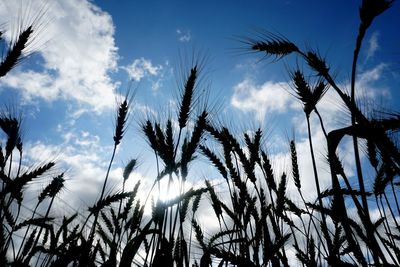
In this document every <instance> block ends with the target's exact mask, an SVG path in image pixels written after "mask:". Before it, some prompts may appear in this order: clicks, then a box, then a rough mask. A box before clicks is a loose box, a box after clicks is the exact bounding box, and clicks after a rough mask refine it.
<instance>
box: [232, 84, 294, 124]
mask: <svg viewBox="0 0 400 267" xmlns="http://www.w3.org/2000/svg"><path fill="white" fill-rule="evenodd" d="M287 86H288V85H287V83H284V82H278V83H275V82H271V81H267V82H265V83H264V84H262V85H256V84H255V83H254V81H253V80H251V79H249V78H246V79H244V80H243V81H241V82H240V83H239V84H237V85H236V86H235V87H234V88H233V89H234V94H233V96H232V98H231V105H232V106H233V107H235V108H238V109H240V110H242V111H247V112H248V111H250V112H254V113H255V114H256V115H257V119H258V120H260V121H263V119H264V117H265V114H266V113H267V112H284V111H287V110H288V108H290V106H291V105H292V102H293V97H292V96H291V95H290V94H288V92H287V91H286V90H285V88H287Z"/></svg>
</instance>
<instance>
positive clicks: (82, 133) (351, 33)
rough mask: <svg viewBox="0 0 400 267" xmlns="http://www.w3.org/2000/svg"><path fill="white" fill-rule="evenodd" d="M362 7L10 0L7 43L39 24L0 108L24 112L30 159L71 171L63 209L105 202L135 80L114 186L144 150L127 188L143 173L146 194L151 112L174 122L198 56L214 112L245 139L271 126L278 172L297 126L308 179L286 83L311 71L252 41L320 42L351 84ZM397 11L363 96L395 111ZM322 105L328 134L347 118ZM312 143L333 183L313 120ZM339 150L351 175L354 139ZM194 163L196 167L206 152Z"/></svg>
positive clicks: (385, 28)
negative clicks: (119, 117) (120, 115)
mask: <svg viewBox="0 0 400 267" xmlns="http://www.w3.org/2000/svg"><path fill="white" fill-rule="evenodd" d="M360 2H361V1H353V0H351V1H349V0H339V1H316V0H309V1H278V0H269V1H267V0H248V1H244V0H231V1H215V0H213V1H212V0H204V1H191V0H190V1H178V0H171V1H162V0H158V1H155V0H147V1H144V0H133V1H132V0H130V1H128V0H121V1H118V2H117V1H107V0H97V1H87V0H69V1H62V0H54V1H44V0H17V1H7V0H2V1H1V2H0V25H1V27H2V28H1V29H9V30H8V31H6V32H5V34H6V35H5V37H6V39H7V40H8V41H9V40H12V38H13V35H12V34H13V33H15V32H16V29H17V28H18V26H19V25H21V24H22V25H23V26H27V25H29V23H30V22H34V25H36V27H37V28H36V30H37V31H36V35H35V39H34V40H33V42H32V44H31V45H30V47H29V49H28V50H29V51H28V52H30V56H29V57H28V58H26V59H25V60H23V62H21V64H19V65H18V66H17V67H16V68H15V69H14V70H12V71H11V72H10V73H9V74H8V75H7V76H6V77H3V78H1V79H0V99H1V103H0V105H2V106H15V107H16V109H17V110H18V111H20V112H21V114H22V115H23V118H24V120H23V133H24V144H25V158H24V164H25V166H26V167H27V168H28V167H29V166H34V165H35V164H37V163H38V162H43V161H44V160H56V161H57V163H58V166H59V167H58V168H59V170H60V171H66V177H67V183H66V189H65V190H64V192H63V194H64V196H65V197H62V198H64V199H68V201H67V202H68V203H62V204H61V205H66V204H68V205H69V206H70V207H71V209H73V208H78V209H85V208H86V207H87V206H88V205H90V204H91V203H93V201H94V199H96V197H98V194H99V191H100V189H101V185H102V183H103V179H104V176H105V173H106V168H107V164H108V162H109V159H110V157H111V152H112V146H113V138H112V137H113V131H114V127H115V111H116V103H117V101H118V99H119V100H120V99H121V96H123V95H124V94H125V93H126V92H127V91H128V90H129V88H131V90H133V91H134V92H135V94H134V103H133V105H132V110H131V114H130V120H129V127H128V131H127V132H126V134H125V137H124V139H123V141H122V144H121V146H120V147H119V149H118V151H117V156H116V159H115V163H114V165H113V169H112V172H111V178H112V179H111V181H110V184H109V189H108V190H110V191H111V190H113V189H116V190H117V189H118V188H119V186H120V181H121V179H122V178H121V174H122V170H123V167H124V165H125V164H126V163H127V162H128V161H129V159H130V158H138V159H139V162H140V166H139V168H138V170H137V171H136V173H135V174H134V175H133V177H131V178H130V179H131V180H132V184H134V181H137V180H138V179H141V181H142V192H143V194H144V195H146V194H147V193H146V192H148V191H146V190H149V187H150V185H151V184H152V182H153V181H154V178H155V167H154V166H155V165H154V164H155V160H154V157H153V155H152V153H151V149H150V147H149V146H148V144H147V143H146V141H145V140H144V135H143V134H142V133H141V131H140V126H139V124H140V122H142V121H143V120H144V119H146V118H148V117H152V118H161V119H165V118H166V117H168V114H170V115H171V116H175V112H176V111H175V109H174V108H176V105H177V101H178V97H177V96H178V95H179V82H180V81H181V80H182V72H183V73H185V71H187V68H188V67H190V63H191V62H192V60H193V59H195V60H199V61H200V62H202V66H203V71H202V73H201V75H202V84H201V85H202V86H203V87H204V89H205V90H207V92H209V101H210V103H212V106H213V107H214V108H213V110H212V111H213V112H212V113H213V114H212V116H213V117H214V118H216V120H218V121H222V122H223V123H226V124H227V125H229V126H230V127H232V129H233V130H234V131H236V133H237V134H239V133H240V132H243V131H248V130H255V129H256V128H257V127H261V128H262V129H264V131H265V133H266V136H267V138H265V144H264V145H265V146H266V148H267V149H268V151H269V153H270V154H271V155H272V157H273V159H274V161H273V162H274V166H275V167H276V170H277V173H280V172H282V171H290V161H289V160H288V151H289V145H288V140H289V138H292V137H293V133H294V134H295V136H296V141H297V149H298V153H299V155H306V156H304V157H301V158H300V159H299V165H300V169H301V173H302V177H305V178H304V179H308V177H312V176H311V163H310V159H309V158H308V157H307V156H309V154H307V151H308V143H307V140H306V124H305V119H304V114H303V112H302V107H301V104H300V103H299V102H298V101H297V100H296V98H295V97H293V96H292V95H291V94H290V87H289V86H288V78H289V75H288V71H289V70H292V69H293V68H294V67H295V66H296V65H298V66H300V67H301V68H304V69H306V65H305V64H304V62H301V60H300V59H298V58H296V57H288V59H286V60H282V61H274V60H273V58H272V59H269V58H264V57H263V55H262V54H255V53H252V52H250V51H249V50H248V49H246V48H247V47H246V45H245V44H244V43H243V40H244V38H246V37H251V38H253V37H257V36H260V34H261V33H263V32H264V33H266V32H271V33H274V34H280V35H282V36H285V37H286V38H287V39H289V40H291V41H292V42H294V43H296V44H297V45H298V46H299V47H301V48H302V49H305V50H306V49H317V50H318V51H319V52H320V54H321V55H323V56H324V57H325V58H326V60H327V62H328V64H329V66H330V68H331V71H332V73H333V74H334V76H335V77H336V79H337V81H338V84H340V85H341V86H342V87H343V88H347V89H348V88H349V77H350V71H351V69H350V67H351V60H352V53H353V49H354V44H355V38H356V35H357V30H358V23H359V17H358V7H359V5H360ZM43 8H44V11H43ZM398 14H400V5H399V3H397V2H395V3H394V5H393V7H392V8H391V9H390V10H388V11H387V12H385V13H384V14H383V15H382V16H380V17H378V18H377V20H376V21H374V24H373V25H372V27H371V28H370V29H369V31H368V32H367V35H366V39H365V42H364V45H363V47H362V51H361V56H360V62H359V68H358V73H357V75H358V83H357V88H358V89H357V90H358V91H357V94H358V97H359V99H361V100H362V101H364V103H370V104H374V105H377V106H383V107H384V108H385V109H387V110H396V109H397V110H398V107H399V99H400V98H399V96H400V93H399V90H397V88H399V85H400V82H399V81H400V79H399V74H400V73H399V70H400V51H399V47H400V46H399V44H400V37H399V34H398V32H397V31H398V29H397V27H398V25H400V23H399V22H400V16H398ZM21 18H22V22H21ZM370 106H371V105H370ZM319 108H320V111H321V113H322V114H323V116H324V118H325V120H326V122H327V128H328V129H331V130H332V129H335V128H337V127H343V126H345V125H348V124H346V123H348V122H349V120H348V119H349V116H348V114H346V112H345V111H344V108H343V105H341V104H340V103H339V101H338V98H337V96H336V95H335V94H334V92H333V91H329V92H328V93H327V95H326V96H325V98H324V99H323V101H321V103H320V104H319ZM312 123H315V124H316V118H314V117H312ZM313 137H314V140H315V144H316V147H317V148H318V149H317V158H318V162H319V166H320V168H321V171H322V172H323V173H324V175H322V179H323V182H322V184H323V186H328V185H329V175H328V172H327V170H328V166H327V164H326V162H324V157H325V154H326V148H325V140H324V138H323V135H322V132H321V130H320V129H319V128H318V127H316V130H315V131H314V132H313ZM1 138H3V137H1ZM340 150H341V153H342V155H343V159H344V162H346V163H348V164H347V165H346V166H345V167H346V168H348V172H349V173H350V174H351V173H353V172H354V170H352V167H351V161H352V159H351V143H350V142H349V141H348V140H345V141H344V142H343V145H342V146H341V148H340ZM199 161H200V163H199V164H200V165H201V164H202V163H204V162H205V159H200V160H199ZM195 170H196V169H195V167H193V170H192V171H193V172H192V174H191V181H192V184H197V183H198V182H199V181H200V182H201V181H203V180H202V179H204V178H207V179H211V180H213V179H219V178H220V177H217V175H216V174H215V173H213V172H212V171H211V170H205V169H204V168H203V169H200V170H198V171H197V172H195ZM208 175H210V176H208ZM310 179H311V178H310ZM45 183H46V180H43V181H39V182H38V183H35V184H34V185H33V187H34V188H36V189H37V188H41V187H43V184H45ZM304 190H306V191H307V190H308V192H310V197H312V196H313V192H315V191H314V190H315V189H314V188H313V185H312V183H311V182H310V183H307V180H305V188H304ZM31 197H32V198H34V197H35V195H34V194H33V193H32V196H31Z"/></svg>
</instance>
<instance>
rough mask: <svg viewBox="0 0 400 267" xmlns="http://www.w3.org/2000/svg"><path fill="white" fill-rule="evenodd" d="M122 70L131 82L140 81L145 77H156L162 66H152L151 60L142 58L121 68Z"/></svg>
mask: <svg viewBox="0 0 400 267" xmlns="http://www.w3.org/2000/svg"><path fill="white" fill-rule="evenodd" d="M123 69H124V70H125V71H126V72H127V73H128V74H129V76H130V77H131V78H132V79H133V80H135V81H140V80H141V79H143V78H144V77H146V76H157V75H158V74H159V73H160V71H161V70H162V66H161V65H158V66H154V65H153V63H151V60H149V59H145V58H143V57H142V58H138V59H135V60H134V61H133V62H132V64H130V65H128V66H125V67H123Z"/></svg>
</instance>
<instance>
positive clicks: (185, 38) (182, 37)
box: [176, 29, 192, 43]
mask: <svg viewBox="0 0 400 267" xmlns="http://www.w3.org/2000/svg"><path fill="white" fill-rule="evenodd" d="M176 33H177V35H178V40H179V41H180V42H183V43H185V42H189V41H190V40H191V39H192V35H191V33H190V31H185V32H184V31H182V30H180V29H177V30H176Z"/></svg>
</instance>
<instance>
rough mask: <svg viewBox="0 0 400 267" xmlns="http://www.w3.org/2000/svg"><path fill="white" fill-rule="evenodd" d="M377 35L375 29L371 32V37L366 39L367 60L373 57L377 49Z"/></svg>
mask: <svg viewBox="0 0 400 267" xmlns="http://www.w3.org/2000/svg"><path fill="white" fill-rule="evenodd" d="M378 37H379V32H377V31H375V32H373V33H372V34H371V37H370V38H369V40H368V48H367V58H366V59H367V60H368V59H370V58H371V57H373V56H374V55H375V52H376V51H377V50H378V49H379V43H378Z"/></svg>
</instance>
